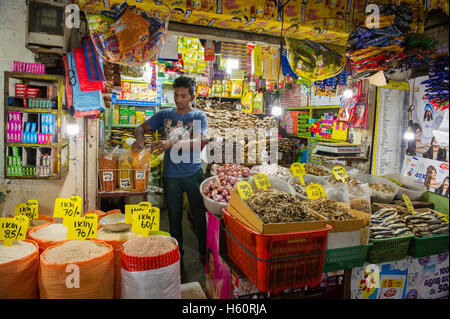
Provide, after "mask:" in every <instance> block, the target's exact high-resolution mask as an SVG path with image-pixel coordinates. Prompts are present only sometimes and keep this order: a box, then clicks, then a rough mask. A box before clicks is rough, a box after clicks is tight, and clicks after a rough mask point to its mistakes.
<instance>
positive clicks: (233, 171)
mask: <svg viewBox="0 0 450 319" xmlns="http://www.w3.org/2000/svg"><path fill="white" fill-rule="evenodd" d="M211 171H212V172H213V173H214V174H216V175H218V176H220V175H226V176H233V177H236V178H247V177H249V176H252V175H253V172H252V170H251V169H250V168H248V167H245V166H243V165H241V164H224V165H218V164H212V165H211Z"/></svg>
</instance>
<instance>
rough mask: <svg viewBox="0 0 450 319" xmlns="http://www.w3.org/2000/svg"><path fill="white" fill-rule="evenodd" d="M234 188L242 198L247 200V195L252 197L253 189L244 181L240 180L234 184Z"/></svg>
mask: <svg viewBox="0 0 450 319" xmlns="http://www.w3.org/2000/svg"><path fill="white" fill-rule="evenodd" d="M236 189H237V191H238V193H239V196H240V197H241V198H242V199H243V200H247V199H248V198H249V197H252V196H253V195H254V194H253V189H252V187H251V186H250V184H249V183H248V182H246V181H242V182H239V183H237V184H236Z"/></svg>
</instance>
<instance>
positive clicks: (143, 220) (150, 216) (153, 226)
mask: <svg viewBox="0 0 450 319" xmlns="http://www.w3.org/2000/svg"><path fill="white" fill-rule="evenodd" d="M159 213H160V211H159V208H158V207H148V208H146V210H145V211H142V212H137V213H136V214H135V215H134V216H133V223H132V226H131V231H132V232H134V233H136V234H141V235H142V236H143V237H146V236H148V234H149V232H151V231H158V230H159Z"/></svg>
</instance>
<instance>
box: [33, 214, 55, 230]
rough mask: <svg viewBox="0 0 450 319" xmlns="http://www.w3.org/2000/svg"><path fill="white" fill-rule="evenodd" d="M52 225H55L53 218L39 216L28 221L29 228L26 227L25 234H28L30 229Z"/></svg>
mask: <svg viewBox="0 0 450 319" xmlns="http://www.w3.org/2000/svg"><path fill="white" fill-rule="evenodd" d="M53 223H55V219H54V218H53V217H51V216H47V215H39V216H38V218H37V219H31V220H30V227H28V229H27V232H30V230H31V229H35V228H36V227H39V226H42V225H48V224H53Z"/></svg>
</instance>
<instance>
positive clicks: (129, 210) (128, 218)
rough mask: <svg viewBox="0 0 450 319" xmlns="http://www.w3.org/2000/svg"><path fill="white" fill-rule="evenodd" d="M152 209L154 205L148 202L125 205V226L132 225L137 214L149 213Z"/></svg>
mask: <svg viewBox="0 0 450 319" xmlns="http://www.w3.org/2000/svg"><path fill="white" fill-rule="evenodd" d="M150 207H152V204H150V203H148V202H140V203H139V204H137V205H125V224H132V223H133V216H134V214H135V213H138V212H144V211H147V210H148V209H149V208H150Z"/></svg>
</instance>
